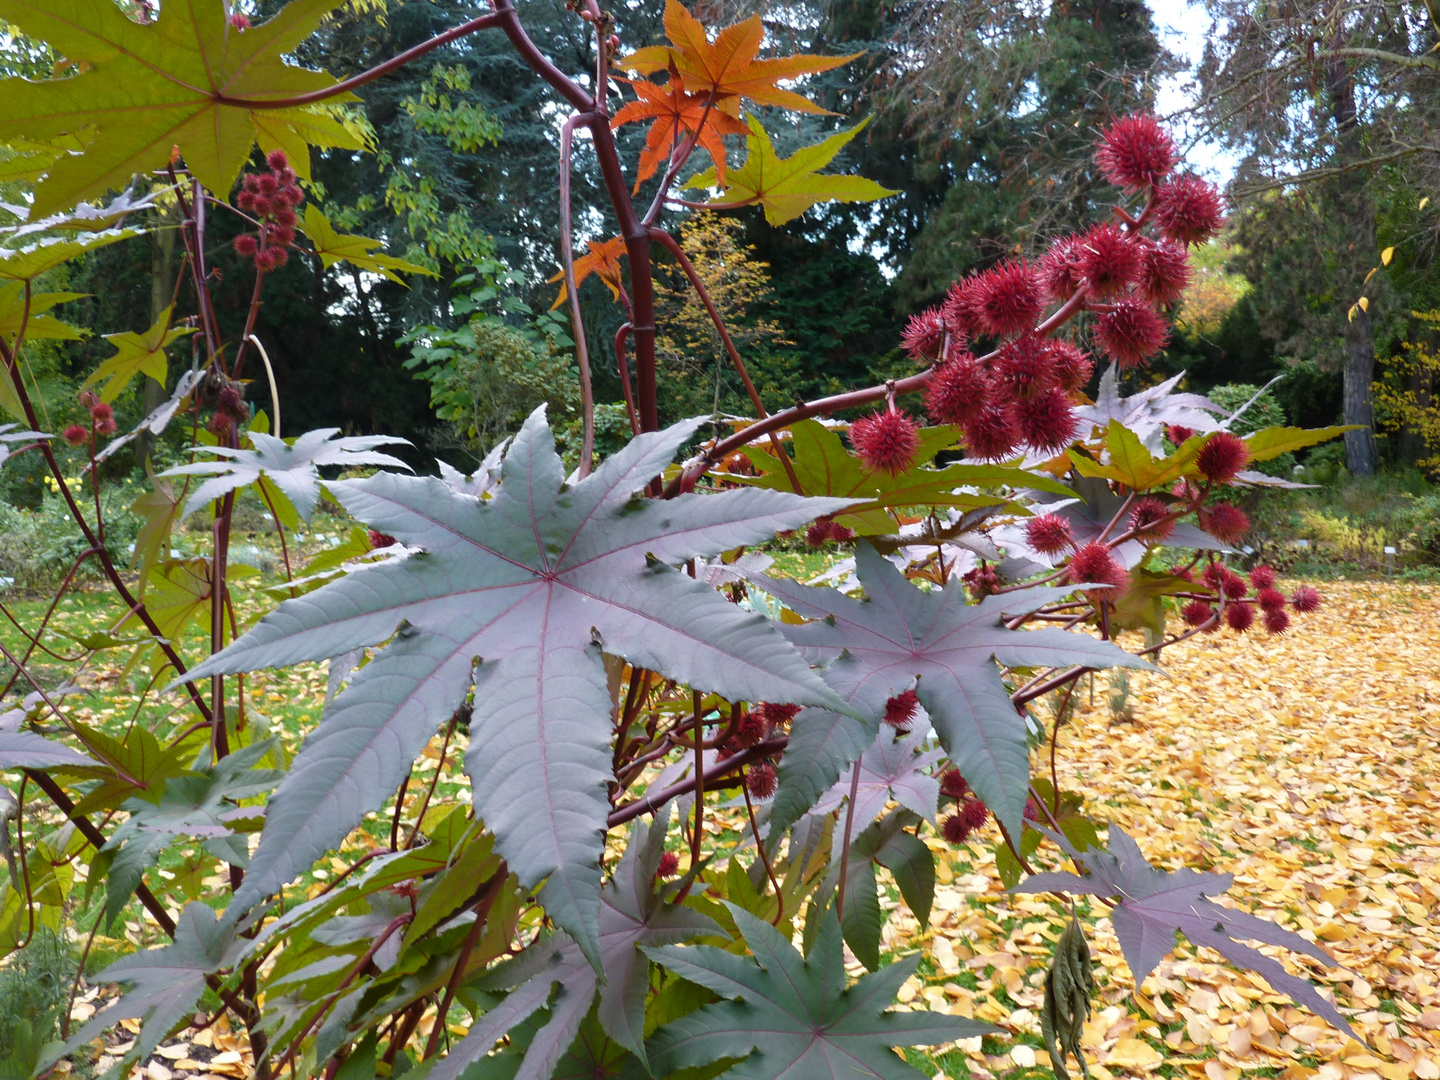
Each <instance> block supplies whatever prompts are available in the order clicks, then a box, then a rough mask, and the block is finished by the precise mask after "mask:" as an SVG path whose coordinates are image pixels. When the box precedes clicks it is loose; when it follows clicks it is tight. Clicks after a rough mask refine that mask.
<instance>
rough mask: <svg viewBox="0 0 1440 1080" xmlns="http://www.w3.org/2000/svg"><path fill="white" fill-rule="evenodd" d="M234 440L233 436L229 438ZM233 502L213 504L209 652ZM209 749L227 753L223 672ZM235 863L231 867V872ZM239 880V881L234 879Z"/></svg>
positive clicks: (218, 643) (217, 641) (218, 614)
mask: <svg viewBox="0 0 1440 1080" xmlns="http://www.w3.org/2000/svg"><path fill="white" fill-rule="evenodd" d="M230 441H231V442H234V441H235V440H234V438H233V435H232V438H231V440H230ZM234 506H235V493H234V492H233V491H229V492H226V493H225V498H224V499H222V500H220V501H219V502H217V503H216V505H215V524H214V526H213V531H212V536H213V538H214V541H213V542H214V548H215V550H214V552H213V553H212V556H213V557H212V561H211V564H210V655H211V656H214V655H215V654H216V653H218V652H219V651H220V650H221V649H223V648H225V574H226V570H227V566H226V563H227V560H228V556H229V554H230V514H231V511H232V510H233V508H234ZM210 732H211V735H210V753H211V756H212V758H213V760H215V761H219V760H220V759H221V758H222V757H224V756H225V755H226V754H228V753H230V736H229V733H228V732H227V731H226V730H225V676H224V675H211V676H210ZM237 869H239V868H238V867H233V866H232V867H231V876H232V877H233V876H234V871H235V870H237ZM237 884H238V883H237Z"/></svg>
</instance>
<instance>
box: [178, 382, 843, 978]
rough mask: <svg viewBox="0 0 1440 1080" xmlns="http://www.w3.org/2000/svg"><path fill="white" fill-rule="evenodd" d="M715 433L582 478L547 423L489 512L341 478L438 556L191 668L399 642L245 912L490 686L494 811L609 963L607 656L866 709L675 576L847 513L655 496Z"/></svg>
mask: <svg viewBox="0 0 1440 1080" xmlns="http://www.w3.org/2000/svg"><path fill="white" fill-rule="evenodd" d="M697 423H698V422H691V423H685V424H679V425H676V426H675V427H672V428H670V429H669V430H667V431H664V432H657V433H652V434H647V435H642V436H640V437H638V438H636V439H634V440H633V441H632V442H631V443H629V444H628V445H627V446H626V447H625V448H624V449H623V450H621V451H620V452H619V453H617V454H615V455H613V456H612V457H610V458H609V459H608V460H606V461H605V463H604V464H602V465H601V466H600V468H598V469H597V470H596V471H595V472H594V473H593V474H592V475H591V476H589V477H588V478H586V479H585V480H581V481H579V482H578V483H575V484H567V483H566V482H565V479H564V473H563V469H562V466H561V462H560V458H559V457H558V455H557V454H556V453H555V444H554V439H553V437H552V436H551V433H550V429H549V428H548V426H547V425H546V424H545V421H544V418H543V413H542V411H539V410H537V412H536V413H534V414H532V416H531V417H530V419H529V420H527V421H526V423H525V425H524V427H523V428H522V429H521V431H520V433H519V435H517V436H516V438H515V441H514V442H513V443H512V445H511V447H510V450H509V452H508V453H507V454H506V456H505V460H504V463H503V465H502V469H501V484H500V487H499V489H498V490H497V491H496V492H495V493H494V495H493V497H492V498H490V499H488V500H486V501H484V502H477V501H476V500H475V499H474V498H472V497H469V496H465V495H462V494H459V493H458V492H456V491H455V490H454V489H453V488H451V487H450V486H449V485H447V484H446V483H444V482H443V481H441V480H438V479H434V478H417V477H407V476H400V475H397V474H395V473H379V474H377V475H375V476H372V477H370V478H368V479H365V480H349V481H338V482H335V483H331V484H329V485H328V487H329V489H330V491H331V492H332V493H333V494H334V495H335V497H336V498H338V499H339V500H340V501H341V502H342V503H343V504H344V505H345V507H346V509H347V510H349V511H350V512H351V513H352V514H353V515H354V516H355V517H356V518H358V519H359V520H361V521H363V522H365V523H366V524H367V525H369V526H371V527H373V528H375V529H378V530H380V531H382V532H385V533H388V534H389V535H391V536H394V537H395V538H396V539H397V540H399V541H400V542H401V543H403V544H405V545H407V546H408V547H412V548H416V549H419V551H418V552H417V553H416V554H413V555H410V556H407V557H406V558H404V559H397V560H395V561H393V562H387V563H381V564H378V565H375V566H372V567H370V568H368V569H366V570H365V571H364V572H363V573H358V574H350V575H347V576H346V577H344V578H342V579H340V580H338V581H334V582H331V583H329V584H327V585H325V586H324V587H322V588H320V589H318V590H316V591H315V592H313V593H309V594H307V595H305V596H302V597H299V598H297V599H294V600H289V601H286V602H285V603H283V604H281V605H280V606H279V607H278V608H277V609H276V610H275V611H273V612H271V613H270V614H269V615H267V616H265V618H264V619H262V620H261V622H260V623H259V625H257V626H255V627H254V628H252V629H251V630H250V631H249V632H248V633H246V634H245V635H244V636H243V637H241V638H240V639H239V640H238V641H236V642H235V643H234V644H232V645H231V646H230V647H229V648H228V649H226V650H225V651H224V652H222V653H219V654H217V655H216V656H215V657H212V658H211V659H210V660H208V661H206V662H205V663H204V664H202V665H201V666H200V667H198V668H196V669H195V671H194V672H192V673H191V677H192V678H202V677H203V676H205V675H209V674H215V673H217V672H237V671H250V670H254V669H256V668H260V667H272V666H277V665H281V664H292V663H298V662H301V661H305V660H321V659H326V658H328V657H331V656H335V655H337V654H339V653H342V652H344V651H345V650H347V649H353V648H357V647H359V646H368V645H375V644H378V643H380V642H382V641H385V640H386V639H387V638H390V637H391V635H394V637H393V640H391V641H390V643H389V644H388V645H387V646H386V647H385V648H383V649H381V650H380V651H379V652H378V653H377V654H376V656H375V658H374V659H373V660H372V661H371V662H370V663H369V664H368V665H366V666H365V667H364V668H363V669H361V670H360V671H359V672H357V673H356V674H355V676H354V679H353V680H352V681H351V683H350V685H349V687H347V688H346V689H345V690H344V691H343V692H341V693H340V694H339V695H338V696H337V697H336V698H335V700H334V701H333V702H332V703H331V704H330V706H329V707H328V709H327V710H326V713H325V717H324V719H323V720H322V722H321V724H320V727H319V728H318V729H317V730H316V731H315V732H313V733H312V734H311V736H310V738H309V739H308V740H307V742H306V744H305V747H304V748H303V749H302V750H301V752H300V754H299V755H298V756H297V757H296V759H295V763H294V765H293V766H292V769H291V772H290V775H289V777H288V778H287V780H286V782H285V783H284V784H283V785H282V786H281V788H280V790H279V791H278V792H277V793H276V795H275V797H274V798H273V799H272V800H271V803H270V809H269V812H268V814H267V818H266V824H265V831H264V834H263V835H262V837H261V842H260V847H259V849H258V850H257V851H256V853H255V857H254V859H253V861H252V865H251V867H250V870H249V873H248V874H247V876H246V879H245V882H244V884H243V885H242V886H241V888H240V890H239V891H238V892H237V893H236V895H235V898H234V900H233V902H232V906H234V907H235V909H236V910H237V911H239V910H244V909H245V908H247V907H249V906H250V905H253V904H254V903H255V901H257V900H258V899H260V897H262V896H264V895H265V894H266V893H269V892H273V891H274V890H275V889H277V888H279V887H280V886H282V885H283V884H285V883H286V882H288V881H290V880H292V879H293V878H294V877H295V876H297V875H298V874H299V873H300V872H301V871H302V870H303V869H304V868H306V867H308V866H309V865H310V864H311V863H312V862H313V861H314V860H315V859H316V858H318V857H319V856H320V855H321V854H323V853H324V852H325V851H326V850H327V849H329V848H332V847H334V846H336V845H338V844H339V842H340V841H341V840H342V839H343V838H344V837H345V835H346V834H347V833H348V832H349V831H350V830H351V829H352V828H353V827H354V826H355V825H356V824H357V823H358V822H359V821H360V819H361V817H363V815H364V814H365V813H366V812H368V811H371V810H375V809H377V808H378V807H380V806H382V805H383V804H384V802H385V800H386V799H387V798H388V797H389V796H390V794H391V793H392V792H393V791H394V790H395V788H396V787H397V786H398V784H399V783H400V780H401V779H402V778H403V777H404V775H405V773H406V771H407V770H408V768H409V766H410V763H411V762H412V761H414V759H415V757H416V755H418V754H419V752H420V750H421V749H422V748H423V747H424V745H425V743H426V742H427V741H428V740H429V738H430V736H431V735H432V734H433V733H434V732H435V730H436V728H437V727H438V726H439V724H440V723H442V722H443V721H444V720H446V719H447V718H448V717H449V716H450V715H451V713H453V711H454V710H455V708H456V707H457V706H458V705H459V704H460V703H461V701H463V700H464V698H465V696H466V693H467V691H468V690H469V689H470V687H471V686H472V685H473V686H474V687H475V708H474V714H473V716H472V718H471V725H470V750H469V753H468V755H467V757H466V769H467V771H468V772H469V774H470V777H471V780H472V783H473V786H474V804H475V810H476V813H477V815H478V816H479V817H481V818H482V819H483V820H484V821H485V824H486V827H487V828H489V829H490V830H491V831H492V832H493V833H494V834H495V837H496V846H497V850H498V851H499V852H500V854H501V855H502V856H503V857H504V858H505V859H506V861H507V862H508V863H509V865H510V868H511V870H512V871H514V872H515V874H516V875H517V876H518V877H519V878H520V881H521V885H522V887H524V888H530V887H532V886H534V885H536V884H537V883H539V882H540V881H541V880H543V879H547V878H548V881H547V882H546V885H545V888H544V891H543V893H542V896H541V901H542V903H544V905H545V908H546V911H547V912H548V913H549V914H550V915H551V916H552V917H553V918H554V919H555V921H556V922H557V923H558V924H559V925H560V926H562V927H563V928H565V929H566V930H567V931H569V932H570V933H571V935H572V936H573V937H574V939H575V941H576V942H577V943H578V944H579V945H580V947H581V948H582V949H583V950H584V952H585V954H586V956H587V957H589V958H590V960H591V961H592V963H598V962H599V938H598V926H597V921H598V916H599V897H600V869H599V862H600V855H601V852H602V850H603V834H604V830H605V827H606V819H607V817H608V814H609V810H610V805H609V800H608V798H607V792H606V786H605V785H606V781H607V780H608V779H609V778H610V775H611V761H610V758H611V754H610V739H611V737H612V731H611V722H610V711H611V701H610V696H609V691H608V688H607V684H606V678H605V667H604V663H603V660H602V653H609V654H611V655H615V656H620V657H623V658H624V659H626V660H628V661H630V662H631V663H633V664H635V665H637V666H641V667H645V668H648V669H650V670H652V671H657V672H660V673H661V674H663V675H665V676H666V677H668V678H673V679H676V680H677V681H680V682H684V683H687V684H690V685H693V686H696V687H698V688H701V689H705V690H711V691H715V692H718V693H721V694H724V695H725V696H726V697H729V698H732V699H735V700H742V701H789V702H795V703H797V704H802V705H825V706H827V707H829V708H833V709H837V710H841V711H843V710H845V709H846V705H845V703H844V702H843V701H842V700H841V699H840V698H839V697H837V696H836V694H835V693H834V691H832V690H831V689H830V688H829V687H828V686H826V684H825V683H824V681H823V680H822V679H821V678H820V677H819V676H818V675H816V674H815V673H813V672H812V671H811V670H810V668H809V666H808V665H807V664H806V663H805V661H804V660H803V659H802V658H801V657H800V656H799V655H797V654H796V652H795V651H794V650H793V649H792V648H791V647H790V646H789V645H788V644H787V643H786V642H785V640H784V638H783V637H781V636H780V635H779V633H777V632H776V630H775V628H774V627H773V626H772V625H771V624H770V623H769V622H768V620H766V619H765V618H764V617H763V616H760V615H757V614H753V613H747V612H745V611H742V610H741V609H740V608H738V607H737V606H736V605H734V604H731V603H729V602H728V601H727V600H725V599H724V598H723V597H721V596H720V595H719V594H718V593H716V592H715V591H714V590H713V589H710V588H708V587H707V586H705V585H703V584H701V583H700V582H697V581H693V580H692V579H690V578H689V577H686V576H685V575H683V574H680V573H678V572H676V571H675V570H674V569H673V568H672V567H671V565H669V564H673V563H678V562H682V561H684V560H686V559H689V558H692V557H695V556H701V557H708V556H711V555H716V554H719V553H720V552H721V551H725V550H729V549H731V548H734V547H738V546H741V545H749V544H753V543H756V542H758V541H761V540H764V539H766V538H768V537H770V536H773V535H774V534H775V533H776V532H778V531H781V530H784V529H793V528H796V527H798V526H800V525H803V524H804V523H805V522H807V521H809V520H811V519H813V518H814V517H816V516H818V515H821V514H826V513H833V512H834V511H835V510H837V509H840V508H843V507H844V506H845V505H848V503H845V502H844V501H843V500H835V499H828V500H827V499H804V498H800V497H798V496H795V495H787V494H784V493H780V492H771V491H732V492H724V493H721V494H717V495H688V496H681V497H680V498H677V499H673V500H670V501H666V502H659V501H647V500H644V499H642V498H640V497H639V496H638V494H637V493H638V492H640V491H642V490H643V489H644V487H645V485H646V484H647V483H648V482H649V481H650V480H651V479H652V478H654V477H655V476H656V475H657V474H659V472H660V471H661V470H662V469H663V468H664V466H665V465H666V464H667V463H668V462H669V461H670V460H671V459H672V458H673V457H674V454H675V452H676V450H678V449H679V447H680V446H681V445H683V444H684V443H685V442H686V441H687V440H688V439H689V437H690V435H691V434H692V433H693V431H694V429H695V427H696V424H697ZM397 627H399V631H398V633H397V632H396V630H397Z"/></svg>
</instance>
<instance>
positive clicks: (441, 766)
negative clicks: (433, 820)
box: [405, 713, 460, 851]
mask: <svg viewBox="0 0 1440 1080" xmlns="http://www.w3.org/2000/svg"><path fill="white" fill-rule="evenodd" d="M459 720H460V714H459V713H455V714H454V715H453V716H451V717H450V726H449V727H447V728H446V729H445V741H444V742H443V743H441V744H440V760H439V761H438V762H436V763H435V775H434V776H432V777H431V778H430V787H429V788H428V789H427V790H426V792H425V798H424V799H423V800H422V801H421V803H420V809H419V810H417V811H416V812H415V827H414V828H413V829H411V830H410V839H408V840H406V841H405V849H406V850H407V851H408V850H409V849H410V848H413V847H414V846H415V838H416V837H417V836H419V835H420V823H421V822H422V821H424V820H425V811H426V810H428V809H430V800H431V799H432V798H433V797H434V795H435V787H436V785H438V784H439V783H440V774H441V773H443V772H444V771H445V755H446V754H448V753H449V752H450V736H452V735H454V734H455V725H456V724H457V723H458V722H459Z"/></svg>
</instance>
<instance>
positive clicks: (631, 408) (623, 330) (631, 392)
mask: <svg viewBox="0 0 1440 1080" xmlns="http://www.w3.org/2000/svg"><path fill="white" fill-rule="evenodd" d="M629 336H630V324H629V323H628V322H623V323H621V324H620V329H619V330H616V331H615V364H616V366H617V367H618V368H619V369H620V392H621V393H623V394H624V395H625V415H626V416H628V417H629V418H630V433H631V434H632V435H639V434H640V417H639V416H638V415H636V412H635V388H634V387H632V386H631V385H630V365H629V364H628V363H626V361H625V339H626V338H627V337H629Z"/></svg>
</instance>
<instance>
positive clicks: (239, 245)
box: [235, 233, 260, 259]
mask: <svg viewBox="0 0 1440 1080" xmlns="http://www.w3.org/2000/svg"><path fill="white" fill-rule="evenodd" d="M259 250H260V242H259V241H258V240H256V239H255V236H254V234H253V233H241V234H240V235H239V236H237V237H235V254H236V255H239V256H240V257H241V258H242V259H253V258H254V257H255V254H256V252H258V251H259Z"/></svg>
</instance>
